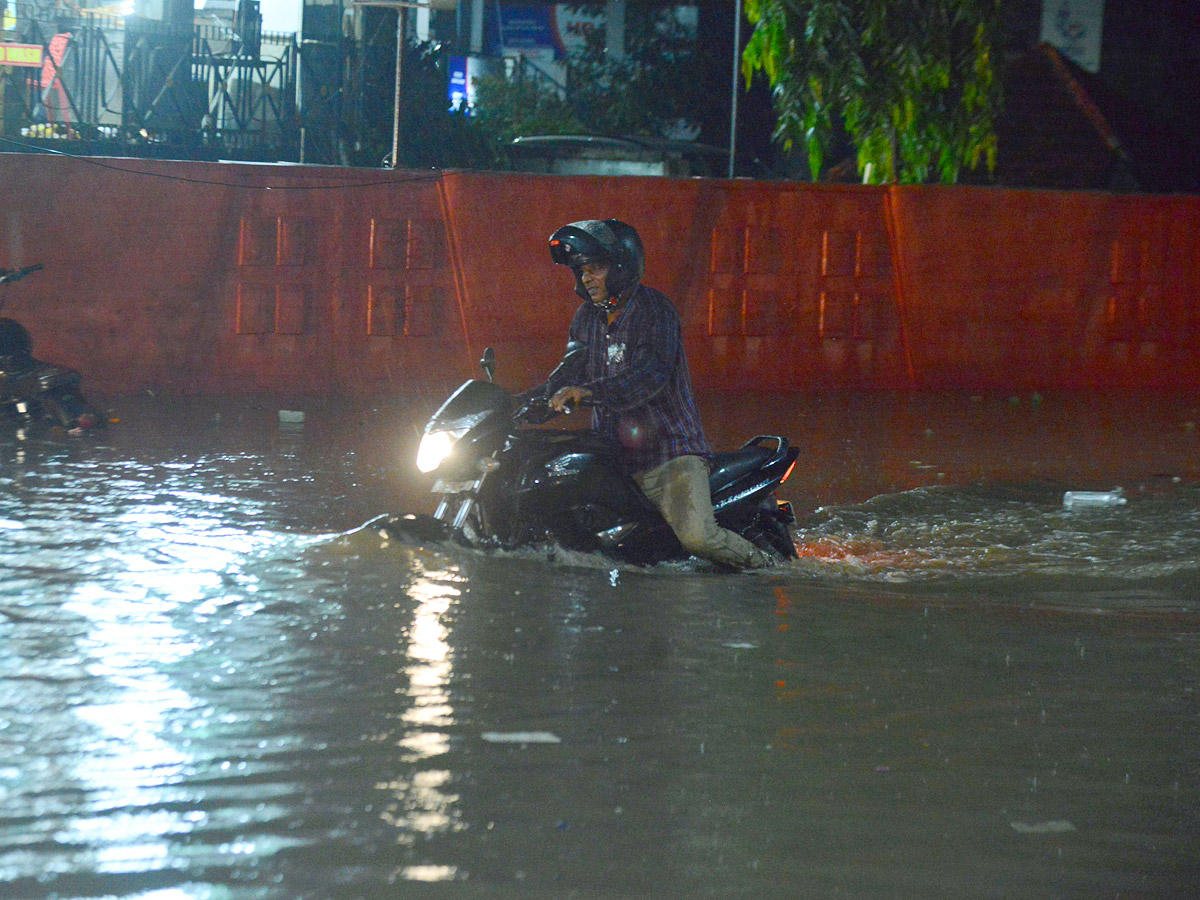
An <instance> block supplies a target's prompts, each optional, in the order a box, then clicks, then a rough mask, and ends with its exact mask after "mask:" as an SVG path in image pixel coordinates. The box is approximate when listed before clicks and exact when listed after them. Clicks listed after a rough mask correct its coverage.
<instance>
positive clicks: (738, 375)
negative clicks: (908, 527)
mask: <svg viewBox="0 0 1200 900" xmlns="http://www.w3.org/2000/svg"><path fill="white" fill-rule="evenodd" d="M0 184H2V185H3V191H4V216H3V218H2V219H0V266H2V267H7V268H15V267H17V266H23V265H30V264H33V263H37V262H41V263H44V264H45V265H46V270H45V271H44V272H41V273H38V274H36V275H34V276H31V277H30V278H28V279H26V280H23V281H21V282H19V283H16V284H12V285H9V286H7V287H4V288H0V301H3V302H4V304H5V306H4V310H3V314H5V315H9V316H12V317H14V318H17V319H19V320H21V321H22V322H23V323H24V324H25V325H26V326H27V327H28V328H29V329H30V330H31V331H32V332H33V334H34V339H35V342H36V347H35V354H36V355H37V356H39V357H40V358H43V359H48V360H53V361H56V362H61V363H63V364H67V365H71V366H74V367H75V368H78V369H80V370H81V371H83V373H84V375H85V379H86V381H85V384H88V385H91V386H92V387H93V388H94V389H95V390H96V391H97V392H101V393H117V392H132V391H139V390H143V389H152V390H155V391H163V392H167V393H180V394H199V395H206V394H217V393H222V392H239V393H256V392H263V393H273V394H292V395H303V394H317V395H331V396H336V395H359V396H364V395H365V396H369V395H379V394H385V393H397V392H403V391H407V390H412V389H414V388H416V387H419V388H421V389H436V390H441V389H442V388H444V387H445V386H448V385H450V384H453V383H455V382H457V381H459V380H461V379H462V378H464V377H466V376H467V375H469V374H472V373H474V372H475V371H476V369H475V364H474V361H475V360H477V359H478V358H479V356H480V354H481V352H482V350H483V348H484V347H485V346H494V347H496V349H497V352H498V356H499V362H500V376H499V377H500V380H501V381H502V382H503V383H505V384H507V385H510V386H513V387H518V386H525V385H527V384H529V383H531V382H532V381H534V380H536V379H538V378H540V377H541V376H542V375H543V374H544V373H545V372H546V371H547V370H548V369H549V368H550V367H551V366H552V365H553V363H554V361H555V360H556V359H557V357H558V355H559V353H560V352H561V350H562V347H563V344H564V341H565V336H566V327H567V324H568V322H569V321H570V318H571V314H572V312H573V310H574V307H575V305H576V302H577V301H576V299H575V297H574V294H573V293H572V279H571V276H570V274H569V273H568V272H566V271H565V270H563V269H561V268H559V267H556V266H554V265H553V264H552V263H551V262H550V260H549V257H548V254H547V251H546V239H547V237H548V236H549V234H550V233H551V232H552V231H553V230H554V229H555V228H557V227H558V226H559V225H561V224H564V223H566V222H569V221H573V220H576V219H581V218H593V217H608V216H616V217H619V218H623V219H626V220H627V221H629V222H631V223H632V224H634V225H635V226H637V227H638V229H639V230H640V231H641V233H642V235H643V238H644V240H645V243H646V248H647V256H648V273H647V277H646V281H647V283H649V284H651V285H653V286H655V287H658V288H660V289H662V290H664V291H665V292H666V293H667V294H669V295H670V296H671V297H672V298H673V299H674V300H675V302H676V304H677V306H678V307H679V310H680V313H681V316H682V319H683V323H684V331H685V339H686V342H687V347H688V354H689V360H690V362H691V366H692V371H693V377H694V379H695V381H696V382H697V385H698V386H699V387H700V389H702V390H726V389H727V390H767V391H812V390H831V389H859V388H867V389H879V388H887V389H943V388H968V389H972V390H988V389H996V390H1010V389H1023V388H1031V389H1051V388H1084V387H1101V388H1118V389H1119V388H1132V387H1148V388H1159V389H1178V388H1197V387H1200V341H1198V340H1197V338H1198V337H1200V334H1198V332H1200V271H1198V270H1200V198H1197V197H1145V196H1116V195H1106V194H1095V193H1061V192H1033V191H1010V190H999V189H987V188H946V187H899V186H897V187H890V188H878V187H855V186H822V185H804V184H791V183H787V184H775V183H761V182H748V181H722V180H700V179H659V178H601V177H596V178H583V177H580V178H574V177H571V178H566V177H554V176H533V175H516V174H499V173H464V172H446V173H435V172H429V173H422V172H403V171H401V172H390V171H376V170H362V169H338V168H327V167H310V166H306V167H301V166H286V165H285V166H269V165H253V164H213V163H195V162H163V161H148V160H131V159H74V158H70V157H64V156H38V155H23V154H0Z"/></svg>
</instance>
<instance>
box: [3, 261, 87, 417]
mask: <svg viewBox="0 0 1200 900" xmlns="http://www.w3.org/2000/svg"><path fill="white" fill-rule="evenodd" d="M42 268H43V266H41V265H35V266H28V267H26V268H24V269H11V270H9V269H0V285H5V284H10V283H12V282H14V281H18V280H20V279H22V278H24V277H25V276H26V275H31V274H33V273H34V272H39V271H41V270H42ZM0 308H2V307H0ZM81 380H82V378H81V376H80V374H79V373H78V372H76V371H75V370H74V369H68V368H65V367H63V366H56V365H53V364H52V363H47V362H42V361H41V360H37V359H34V358H33V338H32V337H31V336H30V334H29V331H28V330H27V329H26V328H25V326H24V325H22V324H21V323H20V322H18V321H17V320H16V319H9V318H4V317H0V418H3V419H7V420H11V421H15V422H18V423H22V424H35V423H49V424H50V425H52V426H60V427H62V428H65V429H66V430H68V431H71V432H81V431H86V430H88V429H90V428H96V427H97V426H100V425H102V424H103V422H104V419H103V417H102V416H101V415H100V413H99V412H98V411H97V410H96V409H94V408H93V407H92V406H91V405H90V404H89V403H88V402H87V400H85V399H84V398H83V395H82V394H81V393H80V389H79V384H80V381H81Z"/></svg>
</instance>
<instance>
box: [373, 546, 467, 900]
mask: <svg viewBox="0 0 1200 900" xmlns="http://www.w3.org/2000/svg"><path fill="white" fill-rule="evenodd" d="M412 575H413V580H412V582H411V583H410V584H409V585H408V588H407V591H406V593H407V595H408V597H409V598H410V599H411V600H412V602H413V604H414V606H413V611H412V624H411V625H410V626H409V629H408V633H407V635H406V637H405V639H404V642H405V646H404V650H403V654H404V661H405V662H404V666H403V674H404V675H405V676H406V677H407V689H405V693H406V695H407V696H406V697H405V698H404V700H405V701H407V703H406V706H405V708H404V711H403V712H402V713H401V714H400V721H401V722H402V723H403V729H402V733H401V737H400V739H399V741H398V746H400V747H401V748H403V750H404V751H405V752H404V754H403V756H402V757H401V761H402V762H403V763H405V764H407V765H411V766H414V767H416V768H415V771H413V772H412V774H411V776H410V777H408V778H406V779H394V780H391V781H387V782H382V783H379V784H377V785H376V788H377V789H378V790H381V791H384V792H386V793H387V794H388V795H390V797H391V800H390V801H389V802H388V803H387V804H386V805H385V807H384V809H383V811H382V812H381V813H380V817H381V818H382V819H383V821H384V822H386V823H387V824H388V825H391V826H393V827H395V828H397V829H400V832H401V834H400V837H399V840H400V841H401V842H406V843H411V842H412V841H413V838H414V837H415V835H426V836H429V835H432V834H435V833H437V832H441V831H447V830H453V829H456V828H460V827H463V826H462V825H461V823H460V821H459V818H460V815H459V812H458V809H457V802H458V800H459V797H458V795H457V794H456V793H454V792H453V786H452V781H453V777H454V776H453V774H452V773H451V771H450V770H449V769H442V768H421V765H422V764H423V763H425V762H426V761H428V760H433V759H436V758H438V757H441V756H442V755H444V754H446V753H448V752H449V750H450V736H449V734H448V732H447V729H449V728H450V727H452V726H453V725H454V724H455V718H454V705H453V702H452V698H451V693H450V681H451V677H452V675H453V650H452V649H451V646H450V642H449V635H450V630H449V626H448V625H447V622H446V616H447V613H448V612H449V611H450V610H451V608H452V606H453V605H454V603H455V602H456V601H457V599H458V598H459V597H460V596H461V593H462V592H461V590H460V589H459V588H458V587H456V586H455V584H454V582H458V581H461V580H462V578H461V576H460V575H458V573H457V572H455V571H453V570H452V569H429V568H426V566H425V565H424V563H423V562H422V561H421V560H419V559H414V560H413V572H412ZM400 690H402V689H401V688H397V691H400ZM456 873H457V867H455V866H444V865H440V866H439V865H420V866H408V867H405V868H404V872H403V877H404V878H406V879H411V880H416V881H446V880H451V879H453V878H454V877H455V875H456Z"/></svg>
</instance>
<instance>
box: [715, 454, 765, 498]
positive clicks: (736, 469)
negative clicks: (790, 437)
mask: <svg viewBox="0 0 1200 900" xmlns="http://www.w3.org/2000/svg"><path fill="white" fill-rule="evenodd" d="M773 455H774V451H773V450H772V449H770V448H769V447H763V446H761V445H758V444H754V445H751V446H748V447H742V448H741V449H738V450H729V451H726V452H724V453H714V454H713V458H712V471H711V472H710V473H709V476H708V483H709V485H711V486H712V488H713V489H716V488H717V487H720V486H723V485H726V484H732V483H733V482H735V481H737V480H738V479H739V478H741V477H742V476H744V475H749V474H750V473H751V472H753V471H754V470H755V469H757V468H759V467H761V466H762V464H763V463H765V462H766V461H767V460H769V459H770V458H771V457H772V456H773Z"/></svg>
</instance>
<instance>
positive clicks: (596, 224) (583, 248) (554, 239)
mask: <svg viewBox="0 0 1200 900" xmlns="http://www.w3.org/2000/svg"><path fill="white" fill-rule="evenodd" d="M550 258H551V259H552V260H554V261H555V262H556V263H558V264H559V265H560V266H570V267H571V268H572V269H574V270H575V293H577V294H579V296H581V297H582V298H583V299H584V300H590V299H591V297H590V296H589V295H588V292H587V288H585V287H584V286H583V281H582V279H581V278H580V277H579V267H580V266H584V265H587V264H588V263H598V262H604V263H608V278H607V280H606V281H605V286H606V287H607V288H608V293H609V295H610V303H609V305H610V306H611V305H613V303H612V301H613V300H615V299H617V298H621V297H623V296H625V295H626V292H627V291H630V290H631V289H632V288H633V286H634V285H636V284H637V283H638V282H639V281H641V280H642V276H643V275H644V274H646V251H645V250H644V249H643V248H642V239H641V238H640V237H638V233H637V229H636V228H634V227H633V226H632V225H629V224H626V223H625V222H622V221H621V220H620V219H605V220H604V221H600V220H599V219H585V220H583V221H582V222H572V223H571V224H570V225H564V226H563V227H562V228H560V229H558V231H556V232H554V234H552V235H550Z"/></svg>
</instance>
